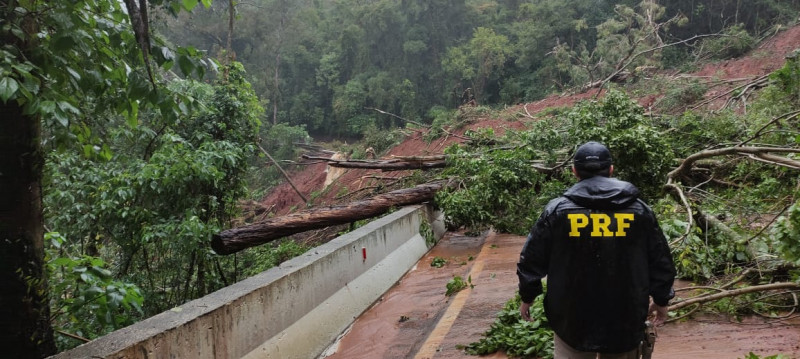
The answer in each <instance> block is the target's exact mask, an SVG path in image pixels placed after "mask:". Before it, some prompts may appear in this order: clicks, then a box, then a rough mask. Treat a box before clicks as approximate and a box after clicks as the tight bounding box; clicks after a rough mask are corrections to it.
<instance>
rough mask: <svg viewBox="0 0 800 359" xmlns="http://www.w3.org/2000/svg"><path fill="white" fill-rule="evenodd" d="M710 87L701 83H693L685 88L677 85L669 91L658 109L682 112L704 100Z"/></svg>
mask: <svg viewBox="0 0 800 359" xmlns="http://www.w3.org/2000/svg"><path fill="white" fill-rule="evenodd" d="M706 91H708V86H707V85H706V84H704V83H701V82H700V81H696V80H695V81H692V82H690V83H689V84H687V85H685V86H681V85H677V86H674V87H672V86H671V87H670V88H668V89H667V91H666V93H665V94H664V98H663V99H662V100H661V101H660V102H659V103H658V108H660V109H664V110H665V111H671V112H672V111H675V110H676V109H678V110H682V109H685V108H687V107H689V106H691V105H692V104H694V103H696V102H698V101H700V100H702V99H703V95H705V94H706Z"/></svg>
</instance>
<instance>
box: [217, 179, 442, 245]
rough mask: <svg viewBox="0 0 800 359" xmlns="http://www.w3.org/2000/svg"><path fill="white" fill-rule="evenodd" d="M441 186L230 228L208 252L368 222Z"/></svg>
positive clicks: (430, 194) (422, 199)
mask: <svg viewBox="0 0 800 359" xmlns="http://www.w3.org/2000/svg"><path fill="white" fill-rule="evenodd" d="M444 185H445V182H444V181H439V182H432V183H426V184H422V185H419V186H416V187H413V188H404V189H400V190H396V191H392V192H388V193H384V194H380V195H377V196H374V197H371V198H368V199H365V200H361V201H356V202H352V203H349V204H345V205H337V206H328V207H318V208H311V209H308V210H304V211H299V212H295V213H292V214H289V215H286V216H282V217H275V218H270V219H267V220H265V221H263V222H259V223H254V224H251V225H247V226H243V227H237V228H231V229H228V230H224V231H222V232H219V233H217V234H215V235H213V236H212V238H211V248H212V249H214V251H215V252H217V254H232V253H236V252H238V251H241V250H243V249H246V248H249V247H254V246H257V245H261V244H264V243H267V242H271V241H273V240H276V239H279V238H283V237H286V236H289V235H292V234H296V233H300V232H305V231H310V230H312V229H318V228H323V227H328V226H332V225H337V224H345V223H350V222H353V221H357V220H361V219H367V218H372V217H375V216H378V215H381V214H383V213H386V212H387V211H389V209H391V208H392V207H400V206H406V205H410V204H417V203H423V202H427V201H430V200H432V199H433V196H434V194H436V191H438V190H439V189H441V188H442V187H444Z"/></svg>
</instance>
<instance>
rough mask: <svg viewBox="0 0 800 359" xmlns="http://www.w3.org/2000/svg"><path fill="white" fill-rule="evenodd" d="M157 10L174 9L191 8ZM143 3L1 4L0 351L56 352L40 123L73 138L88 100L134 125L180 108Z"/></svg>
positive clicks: (8, 0) (167, 59) (182, 59)
mask: <svg viewBox="0 0 800 359" xmlns="http://www.w3.org/2000/svg"><path fill="white" fill-rule="evenodd" d="M128 2H129V4H128V5H132V4H136V3H135V2H134V1H133V0H128ZM156 3H158V4H162V5H164V6H168V7H171V8H172V9H173V10H176V11H179V10H181V9H182V8H183V9H186V10H188V7H189V6H190V5H191V6H193V5H192V2H191V1H189V2H186V1H183V2H177V1H169V0H166V1H156ZM194 3H195V4H196V3H197V2H196V1H195V2H194ZM203 3H204V4H210V0H203ZM137 5H139V7H138V8H137V9H138V10H137V11H136V12H130V11H128V12H126V10H124V9H123V8H122V7H121V6H122V5H121V4H120V2H118V1H113V0H84V1H57V2H50V1H44V0H28V1H17V0H2V1H0V12H1V13H0V15H1V16H2V18H3V19H4V22H3V26H2V27H0V37H1V38H2V39H3V48H2V50H0V101H2V104H1V105H2V110H3V113H4V116H3V118H2V120H0V123H2V126H3V131H2V135H0V137H2V139H3V141H2V145H0V166H2V167H0V191H2V196H0V243H2V244H0V253H2V254H0V256H2V257H0V287H2V288H3V290H2V292H0V318H1V319H0V345H2V347H3V348H4V349H3V350H4V355H8V356H9V357H13V358H40V357H44V356H47V355H49V354H53V352H54V351H55V345H54V342H53V334H52V329H51V327H50V313H49V309H48V301H47V298H48V291H47V282H46V276H45V271H44V268H43V261H44V250H43V248H44V245H43V233H44V229H43V222H42V196H41V193H42V191H41V180H42V167H43V157H42V146H41V140H42V139H41V134H42V128H43V126H47V127H48V128H53V129H55V131H54V133H60V134H61V137H62V139H63V138H68V137H69V136H64V135H63V134H65V133H69V131H67V129H68V128H69V127H70V126H71V125H74V124H77V123H81V122H83V121H88V122H92V120H90V119H91V115H92V114H91V113H89V111H90V110H89V111H82V110H81V108H88V107H86V106H82V105H83V104H86V102H88V101H87V100H88V99H92V101H93V102H94V103H93V105H94V106H93V107H94V108H113V109H116V110H117V111H118V112H119V113H124V114H125V115H126V117H127V119H128V122H129V123H130V124H135V123H136V122H137V113H138V109H139V106H140V105H142V104H148V103H149V104H154V105H155V106H156V108H160V109H163V110H165V111H173V109H174V110H175V111H177V109H176V108H175V106H176V103H175V101H174V99H173V98H170V97H169V96H166V94H164V93H159V92H158V91H156V89H155V88H154V87H155V85H156V83H155V81H154V80H153V77H152V73H151V75H148V72H147V71H146V70H145V68H149V66H145V65H146V64H148V63H149V59H148V56H146V54H147V53H148V52H150V50H151V45H152V44H151V43H150V40H149V37H148V36H147V35H148V34H147V32H146V31H147V21H148V20H147V16H146V7H147V5H146V2H144V1H142V2H139V3H138V4H137ZM141 5H144V9H143V8H142V6H141ZM129 15H130V16H131V18H130V19H129V18H128V16H129ZM131 23H133V24H134V25H136V27H135V28H134V29H133V31H132V29H131ZM143 31H144V32H143ZM159 50H161V49H160V48H159ZM143 54H144V55H143ZM161 54H162V56H158V57H156V61H157V62H158V63H159V64H169V65H171V64H172V63H173V62H174V61H175V60H177V62H179V63H182V68H184V69H186V70H187V71H188V70H192V69H195V68H196V67H195V66H196V62H195V61H194V60H192V59H190V58H189V57H187V56H184V55H180V56H178V58H177V59H176V58H175V56H174V55H173V54H172V53H171V52H169V51H163V52H161ZM163 54H168V55H169V56H163ZM184 54H185V53H184ZM162 114H163V113H162ZM164 115H166V114H164Z"/></svg>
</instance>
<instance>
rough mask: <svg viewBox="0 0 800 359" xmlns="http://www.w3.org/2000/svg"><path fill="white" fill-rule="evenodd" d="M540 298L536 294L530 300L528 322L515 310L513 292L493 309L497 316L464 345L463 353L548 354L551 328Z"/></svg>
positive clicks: (517, 302) (516, 300)
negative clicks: (478, 338)
mask: <svg viewBox="0 0 800 359" xmlns="http://www.w3.org/2000/svg"><path fill="white" fill-rule="evenodd" d="M543 298H544V296H539V297H537V298H536V299H535V300H534V301H533V303H532V304H531V308H530V315H531V318H532V319H533V321H532V322H528V321H525V320H523V319H522V316H521V315H520V313H519V306H520V301H521V300H520V296H519V293H517V294H516V296H515V297H514V298H512V299H510V300H509V301H508V302H506V304H505V305H504V306H503V309H502V310H501V311H500V312H499V313H497V319H496V320H495V322H494V323H493V324H492V326H491V327H490V328H489V330H488V331H486V333H484V334H483V336H484V338H481V339H480V340H479V341H477V342H474V343H470V344H469V345H467V346H466V347H464V350H465V351H466V353H467V354H470V355H487V354H492V353H496V352H498V351H503V352H505V353H506V355H508V356H509V357H514V358H542V359H547V358H552V357H553V331H552V330H551V329H550V327H549V326H548V323H547V317H546V316H545V314H544V306H543V305H542V300H543Z"/></svg>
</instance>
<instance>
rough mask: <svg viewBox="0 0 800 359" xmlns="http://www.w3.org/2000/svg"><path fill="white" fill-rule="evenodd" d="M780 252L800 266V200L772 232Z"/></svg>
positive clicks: (790, 208) (780, 219)
mask: <svg viewBox="0 0 800 359" xmlns="http://www.w3.org/2000/svg"><path fill="white" fill-rule="evenodd" d="M770 235H771V237H772V240H773V241H774V243H775V244H776V246H777V249H778V252H779V253H781V255H783V257H784V258H785V259H786V260H787V261H789V262H793V263H794V264H795V265H797V266H800V201H798V202H795V204H793V205H792V206H791V207H789V209H788V210H787V211H786V215H784V216H782V217H780V218H779V219H778V220H777V222H776V223H775V226H774V227H773V228H772V232H771V233H770Z"/></svg>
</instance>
